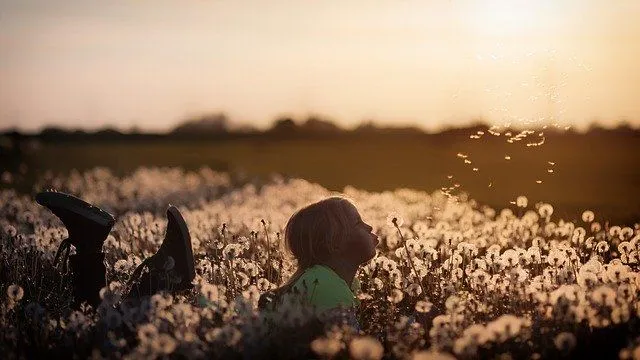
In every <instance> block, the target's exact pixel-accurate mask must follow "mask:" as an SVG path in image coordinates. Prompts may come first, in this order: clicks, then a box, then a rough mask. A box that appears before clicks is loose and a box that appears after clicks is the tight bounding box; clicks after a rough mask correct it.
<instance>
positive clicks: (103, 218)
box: [36, 191, 116, 227]
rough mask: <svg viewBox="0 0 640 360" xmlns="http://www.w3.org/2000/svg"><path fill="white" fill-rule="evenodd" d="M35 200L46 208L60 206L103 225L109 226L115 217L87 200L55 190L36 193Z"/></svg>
mask: <svg viewBox="0 0 640 360" xmlns="http://www.w3.org/2000/svg"><path fill="white" fill-rule="evenodd" d="M36 202H37V203H38V204H40V205H42V206H44V207H47V208H61V209H66V210H69V211H71V212H74V213H76V214H78V215H80V216H82V217H83V218H86V219H89V220H90V221H93V222H94V223H96V224H99V225H100V226H103V227H111V226H113V224H114V223H115V221H116V220H115V218H114V217H113V215H111V214H109V213H108V212H106V211H104V210H102V209H100V208H99V207H97V206H93V205H91V204H89V203H88V202H86V201H84V200H82V199H79V198H77V197H75V196H73V195H69V194H66V193H62V192H57V191H43V192H40V193H38V194H37V195H36Z"/></svg>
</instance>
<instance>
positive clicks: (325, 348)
mask: <svg viewBox="0 0 640 360" xmlns="http://www.w3.org/2000/svg"><path fill="white" fill-rule="evenodd" d="M310 345H311V350H313V352H314V353H316V354H317V355H318V356H320V357H321V358H324V359H330V358H332V357H334V356H335V355H336V354H337V353H338V352H339V351H340V350H341V349H342V343H341V342H340V341H338V340H336V339H333V338H326V337H321V338H317V339H315V340H313V341H312V342H311V344H310Z"/></svg>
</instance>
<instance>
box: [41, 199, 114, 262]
mask: <svg viewBox="0 0 640 360" xmlns="http://www.w3.org/2000/svg"><path fill="white" fill-rule="evenodd" d="M36 202H37V203H38V204H40V205H42V206H44V207H46V208H47V209H49V210H50V211H51V212H52V213H53V214H54V215H56V216H57V217H58V218H59V219H60V221H62V223H63V224H64V226H65V227H66V228H67V232H68V233H69V237H68V238H67V242H68V243H69V244H70V245H73V246H74V247H75V248H76V251H77V252H78V253H98V252H101V251H102V244H103V243H104V240H105V239H106V238H107V235H109V232H110V231H111V227H112V226H113V224H114V223H115V219H114V218H113V216H112V215H111V214H109V213H108V212H106V211H104V210H102V209H100V208H98V207H96V206H93V205H91V204H89V203H87V202H85V201H83V200H81V199H78V198H77V197H75V196H73V195H69V194H65V193H62V192H57V191H44V192H41V193H38V194H37V195H36Z"/></svg>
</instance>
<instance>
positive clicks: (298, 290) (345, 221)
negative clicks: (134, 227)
mask: <svg viewBox="0 0 640 360" xmlns="http://www.w3.org/2000/svg"><path fill="white" fill-rule="evenodd" d="M36 201H37V202H38V203H39V204H40V205H43V206H45V207H47V208H48V209H49V210H51V211H52V212H53V213H54V214H55V215H56V216H57V217H58V218H60V220H61V221H62V222H63V223H64V225H65V226H66V228H67V230H68V234H69V237H68V238H67V239H65V240H63V242H62V243H61V244H60V247H59V249H58V252H57V253H56V257H55V261H56V262H57V261H58V260H59V258H60V255H62V254H63V253H64V258H65V259H64V260H63V261H66V259H67V258H68V259H69V264H70V265H71V270H72V273H73V275H72V281H73V296H74V306H75V307H79V306H80V304H82V303H83V302H86V303H88V304H90V305H92V306H94V307H96V306H97V305H99V304H100V290H101V289H102V288H103V287H105V286H106V285H107V281H106V268H105V266H104V255H105V254H104V253H103V252H102V245H103V243H104V241H105V239H106V238H107V236H108V234H109V232H110V231H111V227H112V226H113V224H114V223H115V219H114V218H113V216H111V215H110V214H108V213H107V212H105V211H103V210H101V209H99V208H97V207H95V206H93V205H91V204H89V203H87V202H85V201H83V200H81V199H78V198H76V197H74V196H71V195H68V194H64V193H61V192H55V191H46V192H41V193H39V194H38V195H37V196H36ZM167 219H168V223H167V230H166V233H165V239H164V241H163V243H162V245H161V246H160V249H159V250H158V251H157V252H156V254H154V255H153V256H151V257H149V258H147V259H146V260H145V261H143V263H142V264H141V265H140V266H138V268H137V269H136V270H135V271H134V273H133V274H132V276H131V279H132V282H131V283H132V285H133V286H132V289H131V291H130V293H129V296H133V297H140V296H145V295H152V294H153V293H156V292H159V291H163V290H164V291H184V290H189V289H191V288H192V287H193V285H192V284H191V282H192V281H193V279H194V278H195V266H194V257H193V251H192V248H191V237H190V235H189V230H188V228H187V225H186V223H185V221H184V219H183V218H182V215H181V214H180V212H179V211H178V209H177V208H175V207H174V206H170V207H169V209H168V210H167ZM371 231H372V227H371V226H369V225H368V224H367V223H365V222H364V221H363V220H362V218H361V216H360V214H359V213H358V210H357V209H356V207H355V206H354V205H353V204H352V203H351V202H349V201H348V200H347V199H345V198H341V197H330V198H327V199H324V200H321V201H319V202H316V203H313V204H311V205H308V206H306V207H304V208H302V209H300V210H298V211H297V212H296V213H295V214H293V215H292V216H291V218H290V219H289V221H288V222H287V225H286V229H285V242H286V245H287V247H288V249H289V250H290V251H291V253H292V254H293V256H294V257H295V258H296V260H297V261H298V269H297V271H296V272H295V273H294V274H293V276H291V278H290V279H289V281H287V282H286V283H285V284H284V285H283V286H281V287H280V288H278V289H276V290H275V291H273V292H268V293H265V294H263V295H262V296H261V298H260V301H259V307H260V309H262V310H264V311H265V312H270V311H273V310H276V309H277V308H281V309H282V308H283V304H289V305H290V304H292V303H298V304H305V305H310V306H311V307H312V309H313V310H314V313H315V314H320V315H326V316H329V317H331V316H332V315H341V314H344V313H345V312H344V311H345V310H346V313H347V314H350V317H351V319H352V320H355V317H354V314H355V312H354V311H353V310H355V308H356V307H357V306H358V300H357V298H356V297H355V296H354V291H358V290H359V289H358V287H359V283H358V281H357V279H356V278H355V274H356V272H357V271H358V268H359V267H360V265H361V264H363V263H366V262H367V261H369V260H370V259H371V258H373V256H374V255H375V247H376V245H377V243H378V239H377V236H376V235H374V234H373V233H372V232H371ZM71 245H73V246H74V247H75V249H76V254H75V255H71V256H69V250H70V246H71ZM144 267H147V268H148V270H149V271H148V272H146V273H144V274H142V276H140V275H141V273H142V270H143V268H144ZM138 277H140V279H139V280H138V279H137V278H138ZM136 280H137V281H136ZM133 281H135V283H134V282H133ZM284 306H287V305H284Z"/></svg>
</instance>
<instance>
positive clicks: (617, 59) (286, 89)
mask: <svg viewBox="0 0 640 360" xmlns="http://www.w3.org/2000/svg"><path fill="white" fill-rule="evenodd" d="M639 17H640V1H637V0H616V1H603V0H533V1H525V0H420V1H409V0H393V1H382V0H322V1H299V0H232V1H222V0H108V1H106V0H0V129H2V128H9V127H17V128H19V129H23V130H28V131H30V130H38V129H41V128H43V127H45V126H51V125H54V126H62V127H70V128H84V129H98V128H103V127H106V126H111V127H115V128H118V129H122V130H127V129H131V128H132V127H137V128H140V129H144V130H150V131H164V130H168V129H170V128H171V127H173V126H175V125H176V124H177V123H179V122H181V121H183V120H184V119H186V118H188V117H193V116H197V115H199V114H206V113H217V112H224V113H225V114H227V116H228V117H229V118H230V119H231V120H232V121H235V122H237V123H242V124H251V125H253V126H255V127H258V128H265V127H268V126H269V125H270V124H271V123H272V122H273V120H274V119H275V118H277V117H279V116H285V115H288V116H293V117H295V118H300V119H302V118H304V117H306V116H308V115H310V114H316V115H321V116H324V117H326V118H329V119H331V120H333V121H335V122H336V123H338V124H340V125H342V126H344V127H347V128H349V127H354V126H356V125H357V124H358V123H360V122H361V121H363V120H374V121H375V122H377V123H380V124H385V125H397V126H404V125H417V126H420V127H422V128H425V129H438V128H442V127H447V126H459V125H464V124H466V123H469V122H470V121H473V120H474V119H478V118H483V119H485V120H486V121H488V122H489V123H491V124H518V123H520V124H541V123H549V124H551V123H557V124H561V125H572V126H574V127H575V128H578V129H580V128H585V127H587V126H589V124H591V123H592V122H594V121H598V122H599V123H600V124H602V125H604V126H613V125H615V124H617V123H618V122H619V121H620V120H625V121H627V122H628V123H630V124H631V125H632V126H634V127H639V126H640V101H639V100H640V99H639V97H640V22H637V21H636V19H637V18H639Z"/></svg>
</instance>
